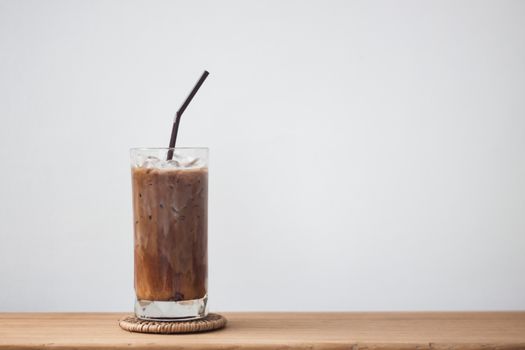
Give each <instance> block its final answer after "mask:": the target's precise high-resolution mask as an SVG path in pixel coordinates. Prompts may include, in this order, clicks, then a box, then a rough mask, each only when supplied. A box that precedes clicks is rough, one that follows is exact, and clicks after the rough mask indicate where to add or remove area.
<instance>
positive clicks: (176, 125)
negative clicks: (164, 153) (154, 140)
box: [167, 70, 210, 160]
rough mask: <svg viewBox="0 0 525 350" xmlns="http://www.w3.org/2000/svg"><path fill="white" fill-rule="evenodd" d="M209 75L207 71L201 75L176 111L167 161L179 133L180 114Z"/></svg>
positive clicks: (171, 155) (171, 156)
mask: <svg viewBox="0 0 525 350" xmlns="http://www.w3.org/2000/svg"><path fill="white" fill-rule="evenodd" d="M209 74H210V73H208V71H206V70H205V71H204V73H202V75H201V77H200V79H199V81H198V82H197V84H195V86H194V87H193V90H191V92H190V94H189V95H188V97H186V100H185V101H184V103H183V104H182V106H180V108H179V110H178V111H177V115H176V117H175V121H174V122H173V128H172V129H171V138H170V148H169V150H168V157H167V160H171V159H173V150H174V149H175V143H176V142H177V133H178V132H179V123H180V118H181V117H182V113H184V111H185V110H186V107H188V105H189V104H190V102H191V100H192V99H193V96H195V94H196V93H197V91H199V88H200V87H201V85H202V83H204V80H206V78H207V77H208V75H209Z"/></svg>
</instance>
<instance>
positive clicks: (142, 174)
mask: <svg viewBox="0 0 525 350" xmlns="http://www.w3.org/2000/svg"><path fill="white" fill-rule="evenodd" d="M167 152H168V149H167V148H166V149H133V150H132V151H131V158H132V164H131V165H132V168H131V175H132V189H133V190H132V192H133V216H134V244H135V249H134V255H135V256H134V258H135V292H136V297H137V302H136V305H135V313H136V315H137V316H138V317H140V318H143V319H154V320H163V319H164V320H182V319H195V318H201V317H204V316H206V313H207V274H208V254H207V243H208V165H207V162H208V154H207V149H176V150H175V152H174V154H173V159H171V160H166V159H167V158H166V157H167Z"/></svg>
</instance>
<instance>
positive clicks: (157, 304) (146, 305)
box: [135, 295, 208, 321]
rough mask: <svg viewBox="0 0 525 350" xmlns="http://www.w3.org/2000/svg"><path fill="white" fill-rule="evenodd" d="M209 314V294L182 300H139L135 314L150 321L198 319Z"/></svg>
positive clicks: (136, 303)
mask: <svg viewBox="0 0 525 350" xmlns="http://www.w3.org/2000/svg"><path fill="white" fill-rule="evenodd" d="M207 315H208V296H207V295H205V296H204V298H201V299H193V300H181V301H154V300H137V301H136V302H135V316H137V317H138V318H140V319H141V320H148V321H188V320H198V319H199V318H204V317H206V316H207Z"/></svg>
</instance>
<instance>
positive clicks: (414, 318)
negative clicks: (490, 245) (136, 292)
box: [0, 312, 525, 350]
mask: <svg viewBox="0 0 525 350" xmlns="http://www.w3.org/2000/svg"><path fill="white" fill-rule="evenodd" d="M222 314H223V315H225V316H226V317H227V318H228V326H227V327H226V328H225V329H223V330H219V331H216V332H211V333H201V334H183V335H154V334H139V333H129V332H126V331H124V330H122V329H120V328H119V326H118V320H119V319H120V318H122V317H123V316H125V315H127V314H123V313H0V349H175V350H181V349H192V350H197V349H203V350H210V349H221V350H227V349H228V350H230V349H231V350H243V349H260V350H263V349H264V350H266V349H277V350H292V349H309V350H316V349H320V350H321V349H322V350H332V349H334V350H335V349H341V350H343V349H344V350H358V349H368V350H373V349H389V350H393V349H464V350H475V349H483V350H488V349H498V350H501V349H506V350H510V349H513V350H514V349H525V312H465V313H463V312H439V313H436V312H411V313H384V312H382V313H346V312H345V313H310V312H309V313H257V312H254V313H222Z"/></svg>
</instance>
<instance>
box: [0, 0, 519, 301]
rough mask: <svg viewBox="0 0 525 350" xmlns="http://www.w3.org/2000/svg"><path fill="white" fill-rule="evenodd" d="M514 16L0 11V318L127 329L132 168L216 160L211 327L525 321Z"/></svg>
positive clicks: (217, 7)
mask: <svg viewBox="0 0 525 350" xmlns="http://www.w3.org/2000/svg"><path fill="white" fill-rule="evenodd" d="M524 18H525V2H523V1H396V2H393V1H392V2H391V1H353V2H349V1H241V0H239V1H210V2H200V1H191V2H190V1H178V2H177V1H153V2H151V1H14V0H13V1H6V0H0V118H1V119H0V124H1V126H0V159H1V168H0V169H1V172H0V235H1V236H0V311H74V310H78V311H110V310H131V308H132V303H133V298H134V293H133V275H132V273H133V265H132V264H133V256H132V250H133V243H132V218H131V194H130V187H131V183H130V174H129V163H128V162H129V159H128V148H130V147H132V146H165V145H167V143H168V141H169V134H170V127H171V122H172V116H173V113H174V111H175V110H176V109H177V108H178V106H179V104H180V103H181V102H182V101H183V99H184V98H185V97H186V95H187V93H188V92H189V90H190V89H191V87H192V86H193V84H194V82H195V81H196V79H197V78H198V77H199V75H200V74H201V72H202V70H203V69H208V70H209V71H210V72H211V75H210V77H209V78H208V80H207V81H206V83H205V84H204V86H203V88H202V89H201V91H200V92H199V94H198V96H197V97H196V99H195V100H194V101H193V103H192V104H191V105H190V107H189V108H188V109H187V111H186V113H185V115H184V118H183V122H182V124H181V130H180V136H179V142H180V143H179V145H181V146H182V145H185V146H209V147H210V148H211V161H212V163H211V170H210V172H211V179H210V181H211V182H210V186H211V188H210V223H209V227H210V231H209V235H210V239H209V254H210V262H209V263H210V303H211V304H210V305H211V309H212V310H429V309H432V310H472V309H525V277H524V276H525V156H524V151H525V21H524V20H523V19H524Z"/></svg>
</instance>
